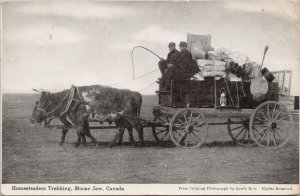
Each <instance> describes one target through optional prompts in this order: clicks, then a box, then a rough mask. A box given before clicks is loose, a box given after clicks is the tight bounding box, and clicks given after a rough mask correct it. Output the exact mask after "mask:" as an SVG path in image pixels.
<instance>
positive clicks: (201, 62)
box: [197, 59, 215, 66]
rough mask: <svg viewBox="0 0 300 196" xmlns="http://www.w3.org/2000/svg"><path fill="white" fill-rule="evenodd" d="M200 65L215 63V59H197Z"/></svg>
mask: <svg viewBox="0 0 300 196" xmlns="http://www.w3.org/2000/svg"><path fill="white" fill-rule="evenodd" d="M197 64H198V66H205V65H214V64H215V61H214V60H207V59H197Z"/></svg>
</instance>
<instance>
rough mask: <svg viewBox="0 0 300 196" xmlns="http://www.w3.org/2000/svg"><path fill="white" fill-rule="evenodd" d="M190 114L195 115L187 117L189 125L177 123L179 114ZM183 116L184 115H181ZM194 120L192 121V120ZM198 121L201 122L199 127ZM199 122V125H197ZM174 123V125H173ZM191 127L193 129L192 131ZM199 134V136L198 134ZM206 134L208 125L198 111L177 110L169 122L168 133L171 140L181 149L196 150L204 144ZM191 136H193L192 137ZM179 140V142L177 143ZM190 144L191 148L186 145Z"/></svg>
mask: <svg viewBox="0 0 300 196" xmlns="http://www.w3.org/2000/svg"><path fill="white" fill-rule="evenodd" d="M188 112H191V113H190V114H191V115H193V114H196V115H197V116H196V117H192V118H191V117H189V118H188V117H187V118H186V120H190V119H191V120H190V122H189V123H190V124H189V125H188V124H186V125H184V126H182V125H183V123H181V122H180V123H179V122H178V121H182V120H180V119H179V118H178V117H180V115H181V114H183V113H188ZM183 116H184V115H183ZM193 118H194V119H193ZM200 120H201V125H200ZM198 121H199V123H198ZM175 122H176V125H175ZM182 122H183V121H182ZM178 124H179V126H182V127H180V128H178V127H177V125H178ZM191 126H192V127H193V128H192V129H190V128H191ZM200 132H201V135H199V133H200ZM207 132H208V124H207V122H206V119H205V117H204V115H203V114H202V113H201V111H200V110H197V109H181V110H179V111H178V112H177V113H176V114H175V115H174V116H173V117H172V119H171V122H170V128H169V133H170V136H171V140H172V141H173V143H174V144H175V145H176V146H179V147H183V148H197V147H200V146H201V145H202V144H203V143H204V142H205V138H206V136H207ZM192 135H193V136H192ZM195 138H198V139H199V141H198V142H197V143H194V141H193V140H194V139H195ZM178 140H179V141H178ZM182 142H184V143H182ZM186 143H188V144H191V146H189V145H187V144H186Z"/></svg>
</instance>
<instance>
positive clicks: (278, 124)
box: [250, 101, 294, 148]
mask: <svg viewBox="0 0 300 196" xmlns="http://www.w3.org/2000/svg"><path fill="white" fill-rule="evenodd" d="M293 128H294V120H293V116H292V114H291V113H290V111H289V110H288V109H287V108H286V106H285V105H284V104H281V103H279V102H276V101H267V102H264V103H262V104H260V105H259V106H258V107H257V108H256V109H255V110H254V112H253V113H252V115H251V118H250V132H251V134H252V137H253V140H254V141H255V143H257V144H258V145H259V146H261V147H268V148H279V147H282V146H283V145H285V144H286V143H287V142H288V140H289V137H290V131H292V130H293Z"/></svg>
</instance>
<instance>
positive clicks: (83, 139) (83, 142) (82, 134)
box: [81, 133, 86, 147]
mask: <svg viewBox="0 0 300 196" xmlns="http://www.w3.org/2000/svg"><path fill="white" fill-rule="evenodd" d="M81 138H82V145H83V146H84V147H86V137H85V134H84V133H81Z"/></svg>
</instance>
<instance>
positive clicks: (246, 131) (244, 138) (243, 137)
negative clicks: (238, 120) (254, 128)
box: [242, 128, 247, 141]
mask: <svg viewBox="0 0 300 196" xmlns="http://www.w3.org/2000/svg"><path fill="white" fill-rule="evenodd" d="M245 129H246V128H245ZM246 133H247V130H246V131H244V136H243V139H242V140H243V141H244V140H245V136H246Z"/></svg>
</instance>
